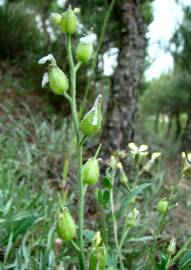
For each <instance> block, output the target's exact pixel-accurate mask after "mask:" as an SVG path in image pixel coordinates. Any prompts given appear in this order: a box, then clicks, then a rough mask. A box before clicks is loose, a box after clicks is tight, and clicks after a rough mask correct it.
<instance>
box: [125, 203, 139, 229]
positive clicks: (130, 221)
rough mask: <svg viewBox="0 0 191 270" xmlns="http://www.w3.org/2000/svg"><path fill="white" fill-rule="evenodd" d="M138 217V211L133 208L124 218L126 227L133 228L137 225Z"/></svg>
mask: <svg viewBox="0 0 191 270" xmlns="http://www.w3.org/2000/svg"><path fill="white" fill-rule="evenodd" d="M138 216H139V211H138V210H137V209H136V208H134V209H133V211H131V212H130V213H129V214H128V215H127V217H126V224H127V226H128V227H134V226H135V225H136V223H137V220H138Z"/></svg>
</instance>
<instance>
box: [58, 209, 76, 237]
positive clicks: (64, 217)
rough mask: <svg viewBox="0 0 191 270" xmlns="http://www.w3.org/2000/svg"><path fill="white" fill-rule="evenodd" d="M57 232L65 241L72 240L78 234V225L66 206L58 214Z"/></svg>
mask: <svg viewBox="0 0 191 270" xmlns="http://www.w3.org/2000/svg"><path fill="white" fill-rule="evenodd" d="M57 233H58V236H59V237H60V238H61V239H62V240H65V241H71V240H72V239H73V238H74V237H75V236H76V225H75V223H74V220H73V218H72V216H71V215H70V213H69V211H68V209H67V208H66V207H65V208H64V209H63V211H62V213H60V214H59V216H58V222H57Z"/></svg>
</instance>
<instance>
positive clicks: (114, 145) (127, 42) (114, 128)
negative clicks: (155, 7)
mask: <svg viewBox="0 0 191 270" xmlns="http://www.w3.org/2000/svg"><path fill="white" fill-rule="evenodd" d="M115 13H116V14H118V23H119V24H118V25H119V29H118V31H120V33H119V34H120V35H119V54H118V65H117V67H116V70H115V73H114V76H113V79H112V87H111V93H110V98H109V101H108V106H107V110H106V116H105V119H106V120H105V124H104V128H103V142H104V146H105V150H106V151H107V152H108V153H110V152H111V151H113V150H116V149H123V148H126V147H127V144H128V142H130V141H131V140H133V137H134V121H135V116H136V109H137V107H136V104H137V93H138V86H139V82H140V78H141V75H142V72H143V68H144V59H145V48H146V37H145V34H146V24H145V22H144V19H143V17H142V14H141V10H140V1H139V0H137V1H133V0H120V1H118V2H117V5H116V7H115Z"/></svg>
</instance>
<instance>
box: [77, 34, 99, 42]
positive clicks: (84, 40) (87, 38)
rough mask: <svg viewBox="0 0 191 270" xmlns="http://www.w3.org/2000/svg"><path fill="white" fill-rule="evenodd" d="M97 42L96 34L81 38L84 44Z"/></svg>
mask: <svg viewBox="0 0 191 270" xmlns="http://www.w3.org/2000/svg"><path fill="white" fill-rule="evenodd" d="M95 41H96V35H95V34H94V33H91V34H89V35H87V36H85V37H81V38H80V42H82V43H95Z"/></svg>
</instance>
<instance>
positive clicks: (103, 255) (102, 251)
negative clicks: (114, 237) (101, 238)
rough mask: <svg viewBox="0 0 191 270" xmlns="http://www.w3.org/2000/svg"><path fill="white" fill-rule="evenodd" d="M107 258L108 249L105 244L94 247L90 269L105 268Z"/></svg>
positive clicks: (90, 258)
mask: <svg viewBox="0 0 191 270" xmlns="http://www.w3.org/2000/svg"><path fill="white" fill-rule="evenodd" d="M106 260H107V250H106V247H105V245H103V246H102V247H94V248H92V249H91V251H90V256H89V267H88V270H104V269H105V265H106Z"/></svg>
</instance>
